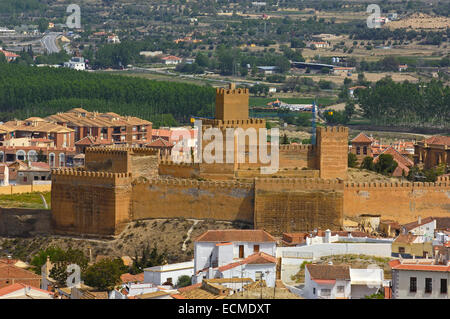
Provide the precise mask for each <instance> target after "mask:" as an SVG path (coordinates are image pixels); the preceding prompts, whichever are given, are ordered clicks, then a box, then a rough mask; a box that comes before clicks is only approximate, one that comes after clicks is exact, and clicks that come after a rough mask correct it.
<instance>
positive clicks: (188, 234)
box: [181, 219, 200, 251]
mask: <svg viewBox="0 0 450 319" xmlns="http://www.w3.org/2000/svg"><path fill="white" fill-rule="evenodd" d="M188 220H192V219H188ZM193 221H194V223H193V224H192V226H191V228H189V230H188V231H187V233H186V235H187V237H186V239H185V240H184V242H183V245H182V246H181V250H182V251H186V248H187V247H186V242H187V241H188V240H189V239H190V238H191V233H192V231H193V230H194V227H195V225H197V223H198V222H199V221H200V220H198V219H193Z"/></svg>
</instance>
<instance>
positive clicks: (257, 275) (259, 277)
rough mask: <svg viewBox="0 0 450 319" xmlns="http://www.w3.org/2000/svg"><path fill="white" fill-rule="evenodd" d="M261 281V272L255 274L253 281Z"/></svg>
mask: <svg viewBox="0 0 450 319" xmlns="http://www.w3.org/2000/svg"><path fill="white" fill-rule="evenodd" d="M261 279H262V271H257V272H256V273H255V280H261Z"/></svg>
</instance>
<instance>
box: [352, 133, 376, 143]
mask: <svg viewBox="0 0 450 319" xmlns="http://www.w3.org/2000/svg"><path fill="white" fill-rule="evenodd" d="M351 142H352V143H372V142H373V140H372V139H371V138H370V137H368V136H367V135H366V134H364V133H363V132H361V133H359V134H358V135H357V136H356V137H355V138H354V139H352V140H351Z"/></svg>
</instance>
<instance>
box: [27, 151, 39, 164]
mask: <svg viewBox="0 0 450 319" xmlns="http://www.w3.org/2000/svg"><path fill="white" fill-rule="evenodd" d="M28 161H30V162H37V153H36V151H35V150H31V151H29V152H28Z"/></svg>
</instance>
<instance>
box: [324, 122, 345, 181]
mask: <svg viewBox="0 0 450 319" xmlns="http://www.w3.org/2000/svg"><path fill="white" fill-rule="evenodd" d="M316 132H317V161H318V162H317V168H318V169H319V170H320V178H324V179H334V178H340V179H343V180H346V179H347V169H348V128H347V127H344V126H334V127H318V128H317V131H316Z"/></svg>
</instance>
